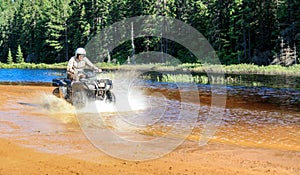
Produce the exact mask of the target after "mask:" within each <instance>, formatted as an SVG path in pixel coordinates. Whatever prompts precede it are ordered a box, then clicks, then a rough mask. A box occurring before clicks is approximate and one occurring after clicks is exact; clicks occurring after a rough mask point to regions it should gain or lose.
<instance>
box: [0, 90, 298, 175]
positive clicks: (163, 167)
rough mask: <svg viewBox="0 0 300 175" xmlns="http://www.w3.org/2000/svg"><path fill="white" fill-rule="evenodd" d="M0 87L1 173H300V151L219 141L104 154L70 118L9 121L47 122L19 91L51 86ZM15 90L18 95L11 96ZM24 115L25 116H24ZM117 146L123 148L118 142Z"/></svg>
mask: <svg viewBox="0 0 300 175" xmlns="http://www.w3.org/2000/svg"><path fill="white" fill-rule="evenodd" d="M0 88H1V91H2V93H3V94H4V95H2V97H1V103H0V104H1V105H0V112H1V113H0V128H1V138H0V162H1V164H0V174H1V175H2V174H3V175H10V174H11V175H19V174H33V175H34V174H39V175H40V174H45V175H46V174H48V175H51V174H64V175H65V174H78V175H79V174H80V175H81V174H87V175H90V174H105V175H107V174H203V175H204V174H205V175H209V174H224V175H229V174H230V175H231V174H238V175H240V174H245V175H247V174H249V175H256V174H274V175H277V174H278V175H284V174H290V175H298V174H300V164H299V162H300V152H296V151H288V150H279V149H262V148H255V147H241V146H237V145H230V144H222V143H218V142H209V143H208V144H207V145H205V146H202V147H200V146H198V144H197V142H194V141H186V142H184V144H182V145H181V146H180V147H178V148H177V149H176V150H174V151H173V152H171V153H169V154H167V155H165V156H163V157H161V158H159V159H155V160H148V161H124V160H120V159H116V158H113V157H111V156H108V155H106V154H105V153H103V152H101V151H100V150H98V149H96V148H95V147H94V146H92V144H91V143H90V142H89V141H88V140H87V139H86V138H85V137H84V135H83V133H81V132H80V129H79V127H78V126H77V125H76V124H74V123H72V122H71V123H67V124H65V123H63V122H61V121H57V123H58V125H57V128H56V130H55V131H53V132H52V131H49V129H47V128H43V127H42V126H41V127H40V128H39V129H32V130H28V131H27V130H26V133H24V132H23V131H24V130H23V127H24V126H23V125H21V124H22V123H21V124H20V125H19V124H18V122H19V121H18V122H14V120H12V119H11V117H14V118H16V120H24V122H23V123H25V122H27V121H34V120H40V118H43V119H42V120H45V121H47V122H49V121H48V120H49V119H48V118H47V116H40V114H38V113H35V112H32V111H31V112H30V109H31V106H30V105H29V106H28V105H24V104H22V103H20V101H21V97H22V98H25V97H26V98H28V97H30V96H33V94H32V93H29V91H28V90H31V91H32V90H34V91H36V92H37V93H38V92H39V93H40V92H44V93H51V90H52V89H53V88H52V87H34V86H28V87H24V86H14V87H13V88H12V86H0ZM16 94H18V95H19V97H20V99H17V98H18V97H15V99H14V98H12V97H13V96H15V95H16ZM16 110H22V111H23V112H22V113H20V112H16ZM26 116H28V117H29V118H30V120H27V118H28V117H26ZM35 117H36V118H35ZM37 117H38V118H37ZM51 122H53V124H55V123H56V122H55V121H51ZM70 128H71V129H70ZM27 132H28V133H27ZM62 138H63V139H62ZM66 138H67V139H66ZM33 145H34V146H33ZM49 145H54V147H53V148H51V150H52V151H49V148H48V146H49ZM43 148H45V149H43ZM46 148H47V149H46ZM68 148H69V149H68ZM114 148H115V147H114ZM61 149H63V151H61ZM117 149H122V146H120V147H119V148H118V147H117Z"/></svg>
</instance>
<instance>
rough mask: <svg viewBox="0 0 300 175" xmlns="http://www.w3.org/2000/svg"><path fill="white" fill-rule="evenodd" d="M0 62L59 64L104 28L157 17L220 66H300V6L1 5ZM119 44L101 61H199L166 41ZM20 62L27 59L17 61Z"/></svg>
mask: <svg viewBox="0 0 300 175" xmlns="http://www.w3.org/2000/svg"><path fill="white" fill-rule="evenodd" d="M0 9H1V11H0V32H1V34H0V61H1V62H2V63H11V62H17V63H18V62H24V61H25V62H30V63H47V64H53V63H60V62H65V61H67V60H68V59H69V58H70V57H71V56H73V55H74V51H75V49H76V48H77V47H84V46H85V45H86V44H87V43H88V42H89V41H90V40H91V39H92V38H93V36H95V35H97V34H98V33H99V32H100V31H101V30H103V29H104V28H106V27H108V26H110V25H112V24H114V23H116V22H118V21H121V20H124V19H127V18H130V17H136V16H142V15H160V16H166V17H170V18H175V19H178V20H180V21H182V22H184V23H186V24H189V25H190V26H192V27H193V28H195V29H197V30H198V31H199V32H200V33H201V34H202V35H203V36H204V37H205V38H206V39H207V40H208V41H209V43H210V44H211V46H212V47H213V48H214V50H215V51H216V53H217V55H218V56H219V59H220V61H221V63H222V64H224V65H230V64H241V63H251V64H256V65H270V64H279V65H283V66H290V65H294V64H297V63H299V58H300V57H299V55H300V54H299V53H300V42H299V41H300V1H299V0H0ZM134 45H135V47H134V48H133V46H132V41H126V42H124V43H119V46H118V47H116V48H114V49H113V50H112V51H111V52H109V54H108V56H107V57H108V58H109V59H108V58H104V57H103V58H102V57H101V58H99V60H94V61H96V62H102V61H111V60H114V61H117V62H119V63H124V62H126V61H127V59H128V58H129V57H130V56H132V52H133V49H134V53H135V54H138V53H142V52H149V51H159V52H164V53H167V54H170V55H172V56H173V57H175V58H177V59H179V60H180V61H181V62H182V63H197V62H198V59H196V58H195V56H194V55H193V54H192V53H190V51H189V50H188V49H186V48H184V47H182V46H181V45H179V44H178V43H175V42H173V41H170V40H167V39H165V38H163V37H150V38H138V39H135V41H134ZM20 57H23V58H24V59H23V60H22V59H20Z"/></svg>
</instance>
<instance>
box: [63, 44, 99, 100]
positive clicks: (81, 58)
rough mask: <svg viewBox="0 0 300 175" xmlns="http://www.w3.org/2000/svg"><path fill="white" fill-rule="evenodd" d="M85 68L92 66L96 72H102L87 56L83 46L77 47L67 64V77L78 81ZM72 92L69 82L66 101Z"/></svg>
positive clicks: (82, 76) (83, 76) (83, 75)
mask: <svg viewBox="0 0 300 175" xmlns="http://www.w3.org/2000/svg"><path fill="white" fill-rule="evenodd" d="M86 68H92V69H94V70H95V71H96V72H102V70H101V69H99V68H97V67H96V66H95V65H94V64H93V63H92V62H91V61H90V60H89V59H88V58H87V57H86V51H85V49H84V48H82V47H79V48H77V49H76V51H75V56H73V57H71V58H70V60H69V62H68V65H67V79H69V80H71V81H79V79H81V78H85V74H83V73H82V71H83V70H84V69H86ZM71 93H72V86H71V84H70V85H69V86H67V94H68V95H67V96H66V97H65V98H66V100H67V101H69V100H70V96H69V95H70V94H71Z"/></svg>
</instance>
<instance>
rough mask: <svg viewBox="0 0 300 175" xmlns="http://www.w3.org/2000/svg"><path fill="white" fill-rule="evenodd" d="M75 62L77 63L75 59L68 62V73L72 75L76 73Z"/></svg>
mask: <svg viewBox="0 0 300 175" xmlns="http://www.w3.org/2000/svg"><path fill="white" fill-rule="evenodd" d="M74 62H75V59H74V57H72V58H71V59H70V60H69V62H68V66H67V71H68V72H70V73H74V72H75V70H74Z"/></svg>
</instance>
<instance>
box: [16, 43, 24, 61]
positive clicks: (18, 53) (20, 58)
mask: <svg viewBox="0 0 300 175" xmlns="http://www.w3.org/2000/svg"><path fill="white" fill-rule="evenodd" d="M16 62H17V63H24V57H23V52H22V50H21V46H20V45H18V51H17V55H16Z"/></svg>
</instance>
